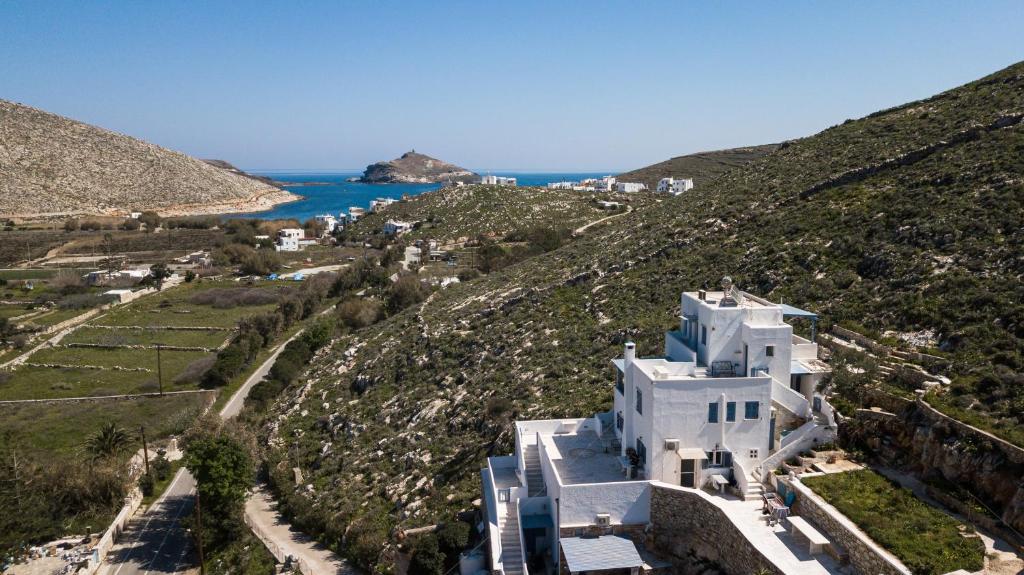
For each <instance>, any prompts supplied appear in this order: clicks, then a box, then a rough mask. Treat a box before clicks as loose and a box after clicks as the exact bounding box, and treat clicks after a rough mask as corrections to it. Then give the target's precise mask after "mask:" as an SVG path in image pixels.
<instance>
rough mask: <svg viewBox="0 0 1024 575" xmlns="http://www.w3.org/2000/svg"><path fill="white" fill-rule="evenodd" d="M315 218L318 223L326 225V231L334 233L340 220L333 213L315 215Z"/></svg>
mask: <svg viewBox="0 0 1024 575" xmlns="http://www.w3.org/2000/svg"><path fill="white" fill-rule="evenodd" d="M314 219H315V220H316V223H318V224H320V225H322V226H323V227H324V232H325V233H328V234H333V233H334V231H335V230H337V229H338V220H337V219H335V217H334V216H332V215H331V214H322V215H319V216H314Z"/></svg>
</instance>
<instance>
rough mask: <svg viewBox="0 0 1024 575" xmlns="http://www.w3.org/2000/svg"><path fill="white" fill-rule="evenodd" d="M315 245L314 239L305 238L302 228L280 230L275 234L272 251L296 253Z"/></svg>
mask: <svg viewBox="0 0 1024 575" xmlns="http://www.w3.org/2000/svg"><path fill="white" fill-rule="evenodd" d="M316 243H317V242H316V240H315V239H312V238H310V239H307V238H306V231H305V230H303V229H302V228H282V229H281V230H279V231H278V232H277V243H276V244H274V249H275V250H277V251H279V252H298V251H302V250H303V249H305V248H306V246H312V245H316Z"/></svg>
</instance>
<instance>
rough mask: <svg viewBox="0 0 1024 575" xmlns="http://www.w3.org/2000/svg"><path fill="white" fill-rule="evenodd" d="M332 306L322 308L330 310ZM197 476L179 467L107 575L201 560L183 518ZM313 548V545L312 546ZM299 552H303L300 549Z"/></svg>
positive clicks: (124, 540) (255, 377) (176, 569)
mask: <svg viewBox="0 0 1024 575" xmlns="http://www.w3.org/2000/svg"><path fill="white" fill-rule="evenodd" d="M329 309H330V308H328V310H325V311H324V312H321V315H323V313H326V312H327V311H329ZM302 332H303V330H299V331H298V332H296V333H295V335H293V336H292V337H290V338H289V339H288V340H287V341H285V342H283V343H281V344H280V345H278V346H277V348H275V349H274V352H273V353H272V354H270V357H268V358H267V359H266V361H264V362H263V363H262V364H260V366H259V367H258V368H257V369H256V371H254V372H253V374H252V375H250V376H249V378H248V379H246V380H245V383H243V384H242V386H241V387H239V388H238V390H237V391H236V392H235V393H234V395H232V396H231V399H230V400H228V402H227V403H226V404H225V405H224V407H223V408H222V409H221V411H220V416H221V418H223V419H231V418H232V417H236V416H237V415H238V414H239V413H240V412H241V411H242V406H243V405H244V404H245V398H246V396H248V395H249V390H251V389H252V386H254V385H256V384H257V383H259V381H260V380H262V379H263V378H264V377H265V376H266V375H267V374H268V373H270V368H271V367H273V365H274V361H275V360H276V359H277V356H278V355H280V353H281V352H282V351H283V350H284V346H285V345H287V344H288V342H290V341H292V340H293V339H295V338H296V337H298V336H299V335H301V334H302ZM195 485H196V484H195V480H194V479H193V478H192V476H191V475H190V474H189V473H188V471H187V470H185V469H184V468H183V469H181V470H179V471H178V474H177V475H175V477H174V479H173V480H172V482H171V485H170V486H169V487H168V488H167V491H166V492H165V493H164V495H163V496H162V497H161V498H160V499H159V500H157V501H156V502H154V504H153V505H152V506H150V508H149V509H147V510H146V513H145V514H143V515H141V516H139V517H136V518H135V519H133V520H132V521H131V522H130V523H129V525H128V528H127V529H126V531H125V533H124V535H122V536H121V541H120V542H119V543H118V545H117V546H115V547H114V549H112V550H111V552H110V553H109V554H108V555H107V558H106V560H105V562H104V565H105V568H106V569H105V570H101V573H103V574H105V575H150V574H153V573H184V572H185V571H187V570H188V569H189V568H191V567H193V566H194V565H197V564H198V560H197V558H196V557H195V554H194V552H193V550H192V540H191V537H190V536H189V534H188V532H187V531H186V530H185V527H184V525H183V524H182V523H181V520H182V519H184V518H186V517H188V516H189V511H190V510H191V509H192V505H193V503H194V492H195ZM311 548H312V547H311ZM296 555H297V556H303V554H302V553H297V554H296Z"/></svg>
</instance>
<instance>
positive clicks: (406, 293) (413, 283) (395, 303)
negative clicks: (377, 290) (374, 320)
mask: <svg viewBox="0 0 1024 575" xmlns="http://www.w3.org/2000/svg"><path fill="white" fill-rule="evenodd" d="M426 297H427V289H426V288H424V287H423V284H422V283H421V282H420V280H419V278H417V277H416V276H403V277H401V278H399V279H398V281H397V282H395V283H394V285H392V286H391V289H390V290H389V291H388V299H387V304H386V306H387V310H388V313H392V314H395V313H398V312H400V311H402V310H403V309H405V308H407V307H409V306H411V305H413V304H417V303H419V302H421V301H423V300H424V299H426Z"/></svg>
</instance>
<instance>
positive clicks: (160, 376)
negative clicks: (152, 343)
mask: <svg viewBox="0 0 1024 575" xmlns="http://www.w3.org/2000/svg"><path fill="white" fill-rule="evenodd" d="M161 347H163V344H160V343H158V344H156V381H157V384H158V385H159V386H160V395H161V396H163V394H164V370H163V366H162V365H161V361H160V348H161Z"/></svg>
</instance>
